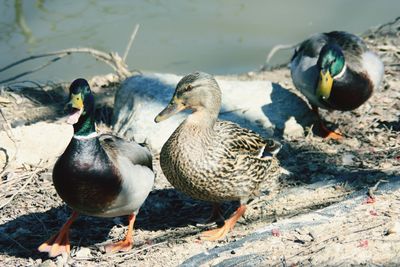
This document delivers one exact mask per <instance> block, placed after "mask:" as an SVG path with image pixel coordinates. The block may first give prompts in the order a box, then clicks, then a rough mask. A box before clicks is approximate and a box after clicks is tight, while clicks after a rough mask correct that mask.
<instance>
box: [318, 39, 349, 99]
mask: <svg viewBox="0 0 400 267" xmlns="http://www.w3.org/2000/svg"><path fill="white" fill-rule="evenodd" d="M317 66H318V68H319V70H320V76H319V79H318V85H317V90H316V95H317V97H321V98H322V99H324V100H326V99H328V98H329V96H330V94H331V90H332V86H333V82H334V80H335V79H336V78H339V77H341V76H342V75H343V73H344V71H345V59H344V55H343V52H342V49H341V48H340V47H339V46H338V45H335V44H327V45H325V46H324V47H322V49H321V51H320V53H319V58H318V62H317Z"/></svg>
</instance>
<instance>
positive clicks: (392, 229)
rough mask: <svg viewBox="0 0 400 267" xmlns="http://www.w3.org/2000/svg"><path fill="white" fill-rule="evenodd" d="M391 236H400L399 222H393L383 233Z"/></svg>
mask: <svg viewBox="0 0 400 267" xmlns="http://www.w3.org/2000/svg"><path fill="white" fill-rule="evenodd" d="M392 234H397V235H399V234H400V222H398V221H397V222H394V223H391V224H389V226H388V228H387V229H386V231H385V235H392Z"/></svg>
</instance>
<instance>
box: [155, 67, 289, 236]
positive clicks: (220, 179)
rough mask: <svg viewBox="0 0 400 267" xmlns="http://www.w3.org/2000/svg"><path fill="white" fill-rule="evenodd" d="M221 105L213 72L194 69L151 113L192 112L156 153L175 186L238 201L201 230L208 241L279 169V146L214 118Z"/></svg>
mask: <svg viewBox="0 0 400 267" xmlns="http://www.w3.org/2000/svg"><path fill="white" fill-rule="evenodd" d="M220 107H221V91H220V89H219V86H218V84H217V82H216V80H215V79H214V77H213V76H211V75H209V74H206V73H202V72H195V73H191V74H189V75H187V76H185V77H183V78H182V79H181V80H180V82H179V83H178V85H177V87H176V90H175V93H174V96H173V98H172V100H171V101H170V103H169V104H168V106H167V107H166V108H165V109H164V110H163V111H161V113H160V114H159V115H158V116H157V117H156V118H155V121H156V122H160V121H162V120H165V119H167V118H168V117H170V116H172V115H173V114H176V113H178V112H179V111H182V110H185V109H190V110H192V111H193V112H192V113H191V114H190V115H189V116H188V117H187V118H186V119H185V121H184V122H182V124H181V125H180V126H179V127H178V128H177V129H176V130H175V132H174V133H173V134H172V135H171V137H170V138H169V139H168V141H167V142H166V143H165V144H164V146H163V148H162V150H161V154H160V163H161V168H162V170H163V172H164V174H165V176H166V177H167V179H168V181H169V182H170V183H171V184H172V185H173V186H174V187H175V188H177V189H178V190H180V191H182V192H184V193H186V194H187V195H189V196H191V197H193V198H195V199H200V200H205V201H210V202H213V203H220V202H223V201H240V206H239V208H238V209H237V210H236V212H235V213H234V214H233V215H232V216H231V218H229V219H227V220H226V221H225V223H224V226H222V227H221V228H218V229H214V230H210V231H206V232H204V233H203V235H202V237H203V239H206V240H217V239H220V238H222V237H224V236H225V235H226V234H227V233H228V232H229V231H230V230H231V229H233V227H234V225H235V223H236V221H237V220H238V219H239V218H240V217H241V216H242V215H243V214H244V212H245V210H246V203H247V201H248V200H249V198H251V197H252V196H253V195H254V194H255V193H256V192H257V189H258V187H259V184H260V183H261V181H267V182H270V183H271V185H272V184H274V183H275V182H276V180H277V179H276V178H277V176H278V173H279V170H280V168H279V165H278V161H277V159H276V158H275V157H273V155H275V154H276V153H277V152H278V151H279V149H280V148H281V145H280V144H279V143H277V142H275V141H273V140H269V139H263V138H262V137H261V136H259V135H258V134H256V133H254V132H252V131H251V130H248V129H245V128H241V127H240V126H239V125H237V124H235V123H232V122H229V121H221V120H218V113H219V111H220Z"/></svg>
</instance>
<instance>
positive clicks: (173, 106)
mask: <svg viewBox="0 0 400 267" xmlns="http://www.w3.org/2000/svg"><path fill="white" fill-rule="evenodd" d="M184 109H185V106H184V105H183V104H182V102H181V101H179V100H178V99H177V98H176V97H174V98H173V99H172V100H171V102H169V104H168V106H167V107H166V108H165V109H164V110H163V111H161V112H160V113H159V114H158V115H157V117H155V118H154V121H155V122H156V123H159V122H160V121H163V120H166V119H168V118H169V117H171V116H173V115H175V114H177V113H179V112H181V111H182V110H184Z"/></svg>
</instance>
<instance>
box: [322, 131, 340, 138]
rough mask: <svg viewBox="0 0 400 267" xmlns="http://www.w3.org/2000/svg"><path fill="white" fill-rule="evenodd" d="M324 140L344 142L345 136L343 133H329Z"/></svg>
mask: <svg viewBox="0 0 400 267" xmlns="http://www.w3.org/2000/svg"><path fill="white" fill-rule="evenodd" d="M324 139H333V140H342V139H343V135H342V134H341V133H338V132H333V131H329V132H327V133H326V135H325V136H324Z"/></svg>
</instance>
